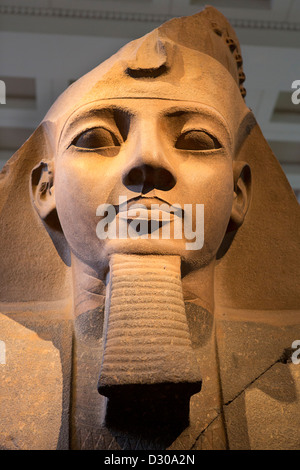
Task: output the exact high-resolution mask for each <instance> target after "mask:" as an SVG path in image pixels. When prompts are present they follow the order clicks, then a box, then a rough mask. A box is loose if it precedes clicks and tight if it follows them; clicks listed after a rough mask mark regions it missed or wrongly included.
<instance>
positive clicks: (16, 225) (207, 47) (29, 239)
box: [0, 7, 300, 311]
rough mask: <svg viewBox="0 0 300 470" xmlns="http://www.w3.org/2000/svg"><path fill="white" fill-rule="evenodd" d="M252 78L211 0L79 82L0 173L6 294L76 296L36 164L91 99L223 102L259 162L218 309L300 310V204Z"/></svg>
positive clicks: (238, 152)
mask: <svg viewBox="0 0 300 470" xmlns="http://www.w3.org/2000/svg"><path fill="white" fill-rule="evenodd" d="M244 80H245V75H244V73H243V68H242V57H241V51H240V46H239V42H238V40H237V37H236V35H235V33H234V31H233V29H232V27H231V26H230V24H229V23H228V21H227V20H226V19H225V18H224V16H223V15H222V14H221V13H220V12H218V11H217V10H216V9H215V8H213V7H207V8H205V9H204V10H203V11H201V12H200V13H198V14H196V15H193V16H190V17H183V18H175V19H172V20H170V21H168V22H167V23H165V24H163V25H162V26H160V27H159V28H157V29H155V30H154V31H152V32H151V33H149V34H147V35H146V36H144V37H142V38H140V39H137V40H135V41H133V42H131V43H129V44H127V45H126V46H124V47H123V48H122V49H121V50H120V51H119V52H117V53H116V54H115V55H114V56H112V57H111V58H110V59H108V60H107V61H105V62H104V63H103V64H100V65H99V66H98V67H96V68H95V69H93V70H92V71H91V72H89V73H88V74H87V75H85V76H83V77H82V78H81V79H79V80H78V81H77V82H75V83H74V84H73V85H71V86H70V87H69V88H68V89H67V90H66V91H65V92H64V93H63V94H62V95H61V96H60V97H59V98H58V99H57V101H56V102H55V103H54V105H53V106H52V108H51V109H50V111H49V112H48V114H47V115H46V117H45V118H44V120H43V121H42V123H41V124H40V125H39V127H38V128H37V129H36V131H35V132H34V133H33V134H32V135H31V137H30V138H29V139H28V140H27V141H26V142H25V143H24V145H23V146H22V147H21V148H20V149H19V150H18V151H17V152H16V153H15V155H14V156H13V157H12V158H11V159H10V160H9V162H8V163H7V164H6V165H5V167H4V169H3V171H2V173H1V187H0V217H1V232H2V233H1V244H0V250H1V268H0V269H1V279H2V282H1V287H0V296H1V300H3V301H6V302H12V301H14V302H15V301H17V302H23V301H40V300H47V301H51V300H57V299H63V298H65V297H68V296H69V295H70V288H69V280H68V271H69V267H68V265H67V263H66V262H65V260H64V257H63V256H62V257H61V256H59V255H58V253H57V251H56V249H55V247H54V245H53V243H52V241H51V239H50V237H49V236H48V234H47V232H46V230H45V228H44V226H43V224H42V222H41V221H40V219H39V217H38V215H37V214H36V212H35V210H34V208H33V205H32V201H31V195H30V181H31V174H32V170H33V168H34V167H35V166H36V165H37V164H38V163H39V162H40V161H49V160H51V159H53V158H54V157H55V153H56V149H57V145H58V141H59V137H60V134H61V132H62V129H63V127H64V125H65V123H66V121H67V120H68V119H69V118H70V116H71V115H73V114H74V113H76V112H77V111H78V109H80V108H81V107H82V106H85V105H86V104H87V103H91V102H93V101H97V100H102V99H111V98H130V97H139V98H141V99H142V98H157V97H159V98H160V99H168V100H174V99H176V100H184V101H196V102H201V103H203V104H204V105H205V104H207V105H209V106H212V107H214V108H215V109H218V110H219V111H220V113H221V114H222V116H223V117H224V120H225V121H226V122H227V123H228V126H229V128H230V129H231V130H232V134H234V135H233V139H234V147H233V149H234V155H233V157H234V158H235V159H237V160H242V161H244V162H246V163H248V165H249V166H250V168H251V174H252V200H251V205H250V208H249V211H248V214H247V216H246V220H245V222H244V224H243V226H242V227H241V228H240V229H239V230H238V232H237V233H236V234H235V236H234V237H233V240H231V243H230V244H229V246H228V247H227V249H226V250H224V251H223V253H221V254H220V256H219V260H218V266H217V270H216V284H215V291H216V308H221V307H222V306H224V307H226V308H227V307H228V308H232V309H235V308H243V309H248V310H249V311H251V309H255V310H257V309H258V310H265V309H268V310H276V309H285V310H289V309H292V310H294V309H297V308H299V292H298V289H296V279H297V277H298V274H299V265H300V262H299V261H300V259H299V232H300V230H299V229H300V211H299V206H298V203H297V200H296V198H295V196H294V194H293V191H292V189H291V187H290V185H289V183H288V181H287V179H286V177H285V175H284V173H283V171H282V169H281V167H280V165H279V163H278V162H277V160H276V158H275V157H274V155H273V154H272V151H271V149H270V147H269V145H268V144H267V142H266V140H265V139H264V137H263V135H262V133H261V131H260V128H259V126H258V125H257V123H256V122H255V119H254V118H253V115H252V113H251V112H250V110H249V109H248V108H247V106H246V104H245V102H244V97H245V94H246V91H245V88H244V87H243V82H244ZM58 236H59V235H58ZM21 253H22V256H21V255H20V254H21ZM33 279H35V281H34V282H32V280H33Z"/></svg>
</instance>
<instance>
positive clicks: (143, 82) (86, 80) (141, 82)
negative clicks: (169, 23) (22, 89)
mask: <svg viewBox="0 0 300 470" xmlns="http://www.w3.org/2000/svg"><path fill="white" fill-rule="evenodd" d="M182 49H184V50H182ZM119 54H120V53H117V54H115V55H114V56H112V57H111V58H110V59H108V60H107V61H105V62H104V63H102V64H100V65H99V66H98V67H96V68H95V69H94V70H92V71H91V72H89V73H88V74H86V75H85V76H83V77H82V78H81V79H79V80H78V81H77V82H75V83H74V84H73V85H71V87H69V88H68V89H67V90H66V91H65V92H64V93H63V94H62V95H61V96H60V97H59V98H58V100H57V101H56V103H55V104H54V105H53V106H52V108H51V109H50V111H49V112H48V114H47V115H46V117H45V120H50V121H52V122H55V123H56V124H57V126H56V127H57V129H56V132H57V137H58V138H59V135H60V134H61V131H62V129H63V127H64V126H65V124H66V122H67V121H68V120H69V118H70V117H71V116H72V115H73V114H74V113H75V112H76V111H78V110H79V109H80V108H83V107H85V106H86V105H88V104H92V103H93V102H99V101H101V100H114V101H116V100H120V102H122V100H124V99H139V100H142V99H147V100H149V99H157V100H168V101H177V102H180V101H182V102H184V103H185V104H186V103H187V102H191V103H199V104H200V105H204V106H207V107H209V108H212V109H214V110H216V111H217V112H218V113H219V114H220V115H221V116H222V117H223V119H224V121H225V123H226V125H227V128H228V130H229V132H230V134H231V136H232V140H233V142H234V140H235V134H236V130H237V129H238V128H239V125H240V123H241V121H242V120H243V118H244V116H245V114H247V112H249V110H248V108H247V107H246V105H245V102H244V100H243V98H242V96H241V94H240V90H239V88H238V86H237V84H236V82H235V81H234V79H233V78H232V75H231V74H230V73H229V72H228V71H227V70H226V68H225V67H224V66H223V65H221V64H220V63H219V62H218V61H217V60H215V59H213V58H212V57H210V56H208V55H207V54H204V53H201V52H198V51H195V50H192V49H188V48H185V47H180V48H178V50H177V51H176V53H174V54H173V57H175V58H176V60H173V62H172V66H171V67H170V68H169V69H167V70H166V71H165V72H163V73H159V74H158V75H157V72H155V70H154V71H153V73H152V74H151V71H149V73H148V75H147V74H146V73H144V75H143V74H140V75H139V73H136V74H130V73H128V61H126V60H124V51H122V54H120V55H119ZM156 75H157V76H156Z"/></svg>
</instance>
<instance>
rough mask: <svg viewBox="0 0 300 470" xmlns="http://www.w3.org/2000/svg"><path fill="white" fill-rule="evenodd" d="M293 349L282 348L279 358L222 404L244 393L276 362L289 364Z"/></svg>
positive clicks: (229, 402) (228, 402) (225, 404)
mask: <svg viewBox="0 0 300 470" xmlns="http://www.w3.org/2000/svg"><path fill="white" fill-rule="evenodd" d="M293 352H294V350H293V349H292V348H286V349H284V350H283V353H282V354H281V356H280V357H279V359H277V360H276V361H275V362H273V364H271V365H270V366H269V367H267V369H265V370H264V371H263V372H262V373H261V374H259V375H258V376H257V377H256V378H255V379H253V380H252V381H251V382H249V383H248V384H247V385H246V386H245V387H244V388H243V389H242V390H241V391H240V392H239V393H238V394H237V395H236V396H235V397H234V398H232V400H228V401H227V402H226V403H224V404H223V406H228V405H230V404H231V403H232V402H233V401H234V400H236V399H237V398H238V397H239V396H241V395H242V393H244V392H245V391H246V390H247V388H249V387H250V386H251V385H253V384H254V382H256V381H257V380H258V379H260V378H261V377H262V376H263V375H264V374H266V373H267V372H268V371H269V370H270V369H272V367H274V366H275V365H276V364H279V363H282V364H289V363H291V362H292V359H291V357H292V354H293Z"/></svg>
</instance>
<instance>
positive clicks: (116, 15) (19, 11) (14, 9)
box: [0, 5, 300, 31]
mask: <svg viewBox="0 0 300 470" xmlns="http://www.w3.org/2000/svg"><path fill="white" fill-rule="evenodd" d="M0 14H2V15H24V16H40V17H52V18H82V19H91V20H95V19H96V20H97V19H99V20H115V21H138V22H152V23H163V22H164V21H167V20H169V19H171V18H173V16H172V15H167V14H155V13H140V12H119V11H102V10H84V9H73V8H43V7H31V6H17V5H0ZM229 21H230V23H231V24H232V26H233V27H234V28H244V29H263V30H268V29H269V30H277V31H300V23H292V22H288V21H267V20H252V19H244V18H243V19H239V18H231V19H230V18H229Z"/></svg>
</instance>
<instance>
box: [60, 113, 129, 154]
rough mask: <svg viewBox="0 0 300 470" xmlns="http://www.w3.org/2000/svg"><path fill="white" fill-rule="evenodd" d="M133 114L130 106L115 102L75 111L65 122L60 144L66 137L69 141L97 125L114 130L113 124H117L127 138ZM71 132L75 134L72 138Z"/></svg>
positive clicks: (123, 136)
mask: <svg viewBox="0 0 300 470" xmlns="http://www.w3.org/2000/svg"><path fill="white" fill-rule="evenodd" d="M133 115H134V113H133V112H132V110H131V109H130V108H128V107H125V106H119V105H115V104H112V105H105V106H103V107H94V108H89V109H86V110H84V111H82V112H81V113H78V114H77V113H74V114H73V115H72V116H71V117H70V118H69V119H68V120H67V121H66V122H65V124H64V126H63V129H62V131H61V134H60V138H59V142H58V145H60V144H61V141H62V140H64V139H65V138H67V139H68V141H69V140H70V139H72V138H74V137H76V135H78V134H80V133H81V132H84V131H86V130H89V129H92V128H97V127H106V128H108V129H109V130H110V131H111V132H114V130H113V128H112V126H116V129H117V130H118V131H119V133H120V136H121V137H122V138H123V140H125V138H126V135H127V133H128V129H129V122H130V119H131V118H132V116H133ZM101 121H102V122H101ZM70 133H71V135H72V136H73V137H71V138H70V137H69V134H70Z"/></svg>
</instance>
